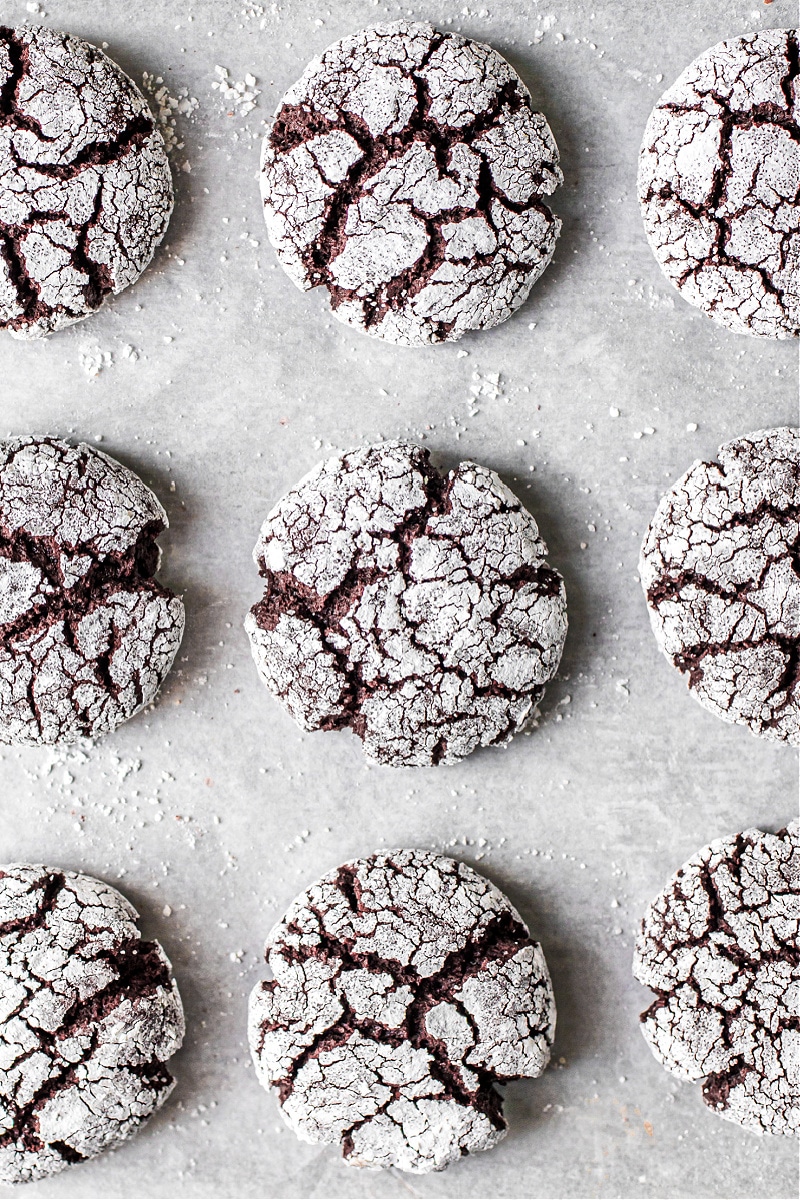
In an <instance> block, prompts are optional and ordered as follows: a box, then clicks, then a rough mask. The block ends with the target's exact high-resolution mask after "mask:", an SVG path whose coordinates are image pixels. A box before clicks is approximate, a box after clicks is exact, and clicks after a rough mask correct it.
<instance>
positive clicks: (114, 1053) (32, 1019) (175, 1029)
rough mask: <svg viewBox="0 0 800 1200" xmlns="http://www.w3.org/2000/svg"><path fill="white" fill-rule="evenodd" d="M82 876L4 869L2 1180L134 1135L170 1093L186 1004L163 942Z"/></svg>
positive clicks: (120, 901)
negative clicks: (146, 936)
mask: <svg viewBox="0 0 800 1200" xmlns="http://www.w3.org/2000/svg"><path fill="white" fill-rule="evenodd" d="M137 920H138V914H137V913H136V910H135V909H134V908H133V907H132V906H131V905H130V904H129V903H128V901H127V900H125V899H124V898H123V897H122V896H121V895H120V894H119V892H117V891H115V890H114V888H112V887H109V886H108V885H107V884H105V883H100V882H99V881H98V880H96V879H92V878H91V877H90V876H88V875H76V874H74V873H73V872H71V871H58V870H52V869H50V868H48V867H42V866H32V865H28V864H18V863H17V864H14V865H12V866H8V867H3V868H2V869H0V1182H2V1183H3V1184H12V1183H23V1182H27V1181H29V1180H32V1179H39V1178H41V1177H42V1176H45V1175H53V1174H55V1173H56V1172H57V1171H61V1170H63V1169H64V1167H66V1166H68V1165H69V1164H70V1163H76V1162H80V1161H82V1160H83V1159H86V1158H92V1157H94V1155H96V1154H99V1153H100V1152H101V1151H102V1150H105V1149H107V1148H108V1147H109V1146H112V1145H114V1144H115V1143H117V1142H120V1141H122V1140H123V1139H124V1138H126V1137H128V1136H130V1134H132V1133H133V1132H135V1130H136V1129H137V1128H138V1127H139V1126H140V1125H141V1124H142V1122H143V1121H145V1120H147V1118H148V1117H149V1116H150V1115H151V1113H153V1112H154V1111H155V1109H157V1108H159V1107H160V1105H161V1104H163V1102H164V1100H165V1099H166V1098H167V1096H168V1095H169V1093H170V1092H171V1090H172V1088H173V1086H174V1080H173V1078H172V1076H171V1075H170V1073H169V1071H168V1070H167V1069H166V1067H165V1066H164V1063H165V1062H166V1061H167V1059H169V1058H170V1057H171V1056H172V1055H173V1054H174V1053H175V1051H176V1050H177V1049H178V1048H179V1047H180V1045H181V1042H182V1041H183V1034H184V1021H183V1009H182V1006H181V1001H180V996H179V995H178V989H177V987H176V985H175V981H174V979H173V977H172V968H171V967H170V964H169V961H168V959H167V958H166V956H165V954H164V952H163V950H162V949H161V947H160V946H159V944H158V942H144V941H142V939H141V936H140V934H139V930H138V928H137Z"/></svg>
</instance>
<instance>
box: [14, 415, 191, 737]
mask: <svg viewBox="0 0 800 1200" xmlns="http://www.w3.org/2000/svg"><path fill="white" fill-rule="evenodd" d="M167 525H168V521H167V515H166V513H165V512H164V510H163V508H162V507H161V505H160V504H159V502H158V500H157V499H156V497H155V496H154V495H153V493H152V492H151V491H150V489H149V488H147V487H145V485H144V484H143V483H142V481H141V479H139V477H138V476H137V475H134V474H133V472H132V471H129V470H128V469H127V468H126V467H123V466H121V465H120V463H118V462H114V460H113V459H111V458H109V457H108V456H107V455H105V454H102V453H101V452H100V451H99V450H95V449H93V447H91V446H86V445H79V446H76V447H73V446H69V445H67V444H66V443H65V442H61V441H57V440H56V439H55V438H32V437H26V438H15V439H12V440H10V441H5V442H0V742H7V743H8V742H23V743H29V744H34V743H53V742H70V741H74V740H75V739H76V738H79V737H82V736H85V737H93V736H94V735H95V734H100V733H107V732H108V731H109V730H111V729H114V728H115V727H116V726H117V725H119V724H121V722H123V721H126V720H127V719H128V718H129V717H132V716H133V715H134V713H136V712H138V711H139V709H141V708H143V707H144V706H145V705H147V704H150V703H151V702H152V701H153V700H154V699H155V696H156V693H157V692H158V689H159V687H160V686H161V684H162V682H163V680H164V678H165V676H166V674H167V672H168V671H169V668H170V666H171V665H172V660H173V658H174V657H175V653H176V651H177V649H178V646H179V645H180V641H181V636H182V634H183V620H184V614H183V603H182V602H181V600H180V599H178V597H177V596H175V595H173V593H172V592H169V591H167V590H166V588H163V587H161V586H160V585H159V584H158V583H157V582H156V581H155V580H154V579H153V575H154V573H155V571H156V570H157V568H158V562H159V550H158V546H157V545H156V538H157V537H158V535H159V534H160V533H161V532H162V531H163V530H165V529H166V528H167Z"/></svg>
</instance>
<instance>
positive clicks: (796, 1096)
mask: <svg viewBox="0 0 800 1200" xmlns="http://www.w3.org/2000/svg"><path fill="white" fill-rule="evenodd" d="M634 974H635V975H636V978H637V979H638V980H639V981H640V983H643V984H645V986H647V987H649V988H652V990H653V991H654V992H656V993H657V996H658V999H657V1000H656V1001H655V1002H654V1003H653V1004H652V1005H651V1006H650V1008H648V1009H647V1011H646V1012H644V1013H642V1018H641V1020H642V1032H643V1033H644V1036H645V1038H646V1039H647V1041H648V1042H649V1044H650V1047H651V1049H652V1051H653V1053H654V1054H655V1056H656V1058H657V1059H658V1060H659V1061H660V1062H661V1063H663V1065H664V1066H665V1067H666V1068H667V1070H669V1071H671V1072H672V1074H673V1075H677V1076H678V1078H679V1079H685V1080H692V1081H702V1085H703V1099H704V1100H705V1102H706V1104H707V1105H708V1106H709V1108H712V1109H713V1110H714V1111H715V1112H718V1113H720V1114H721V1115H722V1116H723V1117H725V1118H727V1119H728V1120H729V1121H735V1122H736V1123H737V1124H739V1125H742V1126H744V1127H745V1128H746V1129H752V1130H754V1131H755V1132H756V1133H774V1134H794V1135H798V1134H800V1023H799V1022H798V1011H800V822H797V821H795V822H793V823H792V824H791V825H790V826H789V827H788V829H783V830H781V831H780V832H779V833H776V834H770V833H761V832H760V831H759V830H758V829H748V830H747V831H746V832H745V833H742V834H739V835H738V836H736V837H731V838H723V839H721V840H720V841H717V842H712V843H711V845H710V846H706V848H705V849H704V850H701V851H700V853H699V854H696V855H695V856H694V858H691V859H690V860H689V862H687V863H686V865H685V866H683V867H682V868H681V869H680V871H678V873H677V875H675V877H674V879H672V880H671V881H670V883H669V884H668V885H667V887H666V888H665V889H664V891H663V892H662V893H661V895H660V896H658V898H657V899H656V900H654V901H653V903H652V904H651V905H650V908H649V909H648V911H647V914H646V915H645V918H644V922H643V924H642V932H641V934H640V936H639V939H638V941H637V944H636V957H635V960H634Z"/></svg>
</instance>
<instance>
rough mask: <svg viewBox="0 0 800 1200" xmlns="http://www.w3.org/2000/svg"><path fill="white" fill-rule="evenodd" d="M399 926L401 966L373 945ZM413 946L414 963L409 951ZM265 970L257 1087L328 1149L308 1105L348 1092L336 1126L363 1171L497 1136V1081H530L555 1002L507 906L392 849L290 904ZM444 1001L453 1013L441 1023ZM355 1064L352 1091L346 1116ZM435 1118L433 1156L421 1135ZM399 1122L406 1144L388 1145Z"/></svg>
mask: <svg viewBox="0 0 800 1200" xmlns="http://www.w3.org/2000/svg"><path fill="white" fill-rule="evenodd" d="M434 877H438V879H439V880H440V881H441V883H440V885H436V884H433V883H432V879H433V878H434ZM384 925H385V926H386V932H385V933H383V932H381V931H382V928H383V926H384ZM392 928H395V929H396V930H397V931H398V935H400V934H401V935H402V939H403V941H402V947H401V943H400V942H398V953H399V954H400V957H397V958H395V957H392V956H391V954H388V953H387V952H386V951H385V950H380V949H378V946H379V945H382V944H388V942H387V941H386V939H387V937H388V936H389V930H391V929H392ZM417 939H418V952H419V955H420V957H419V958H415V957H414V956H411V957H410V951H409V944H408V943H409V941H410V942H411V944H412V945H413V943H414V942H415V941H416V940H417ZM370 946H373V947H374V948H370ZM426 947H435V949H431V950H427V951H426ZM415 953H416V952H415ZM431 954H432V955H433V956H434V957H433V959H430V958H429V957H428V955H431ZM529 956H530V960H529ZM267 961H268V963H269V964H270V966H271V967H272V970H273V973H274V978H273V980H272V981H271V982H269V983H263V984H261V985H259V986H257V987H256V989H255V990H254V992H253V994H252V997H251V1020H250V1041H251V1048H252V1051H253V1056H254V1059H255V1062H256V1066H257V1068H258V1070H259V1074H260V1077H261V1079H262V1081H263V1082H264V1084H265V1085H267V1086H270V1087H272V1088H274V1089H275V1091H276V1093H277V1096H278V1099H279V1103H280V1105H281V1109H282V1112H283V1115H284V1117H285V1118H286V1119H287V1121H288V1122H289V1124H290V1125H291V1126H292V1127H293V1128H295V1129H296V1130H297V1131H298V1132H300V1133H301V1134H302V1136H303V1137H304V1139H306V1140H317V1138H318V1137H320V1136H322V1131H323V1128H324V1129H325V1130H326V1131H327V1132H326V1134H325V1136H324V1139H323V1140H326V1141H327V1140H330V1132H331V1130H330V1129H329V1127H328V1125H327V1123H326V1119H325V1117H324V1116H323V1115H322V1114H318V1112H317V1106H318V1105H319V1106H322V1107H324V1106H325V1105H326V1104H327V1103H328V1101H327V1100H326V1099H325V1097H327V1096H330V1095H331V1094H332V1093H333V1092H334V1091H337V1090H339V1089H341V1100H340V1102H337V1103H339V1104H340V1107H341V1109H342V1114H341V1116H340V1117H339V1118H337V1121H336V1125H335V1126H334V1128H333V1130H332V1131H333V1132H335V1134H336V1136H337V1137H338V1140H339V1141H340V1143H341V1146H342V1153H343V1155H344V1157H345V1158H346V1159H348V1160H351V1161H354V1162H357V1163H358V1164H359V1165H363V1164H366V1165H373V1166H377V1165H381V1166H390V1165H395V1166H400V1167H401V1168H402V1169H406V1170H412V1171H428V1170H432V1169H441V1168H442V1167H443V1166H444V1165H446V1163H447V1162H449V1161H451V1160H452V1159H453V1158H457V1157H459V1156H460V1155H461V1154H464V1153H469V1152H471V1151H474V1150H478V1149H486V1148H488V1147H489V1146H491V1145H493V1144H494V1143H495V1142H496V1141H497V1140H498V1138H499V1137H500V1136H502V1135H503V1134H504V1132H505V1130H506V1122H505V1119H504V1117H503V1108H502V1097H501V1095H500V1093H499V1092H498V1091H497V1090H496V1086H495V1085H496V1084H497V1083H498V1082H505V1081H507V1080H509V1079H517V1078H523V1077H530V1076H535V1075H538V1074H539V1073H540V1072H541V1071H542V1070H543V1069H544V1067H545V1065H546V1063H547V1059H548V1056H549V1046H550V1043H551V1041H552V1036H553V1027H554V1019H555V1008H554V1002H553V998H552V991H551V988H550V983H549V978H548V976H547V971H546V967H545V966H544V960H543V959H542V958H541V955H540V952H539V950H538V947H537V946H536V943H534V942H533V941H532V940H531V938H530V935H529V933H528V930H527V929H526V928H525V926H524V925H523V924H522V922H521V921H520V919H519V917H518V915H517V914H516V913H515V912H514V910H513V909H512V908H511V906H510V904H509V903H508V901H507V900H506V899H505V897H504V896H503V895H502V894H501V893H500V892H498V891H497V889H496V888H494V887H493V886H492V885H491V884H489V883H488V881H487V880H484V879H482V878H481V877H480V876H478V875H476V874H475V872H473V871H471V870H470V869H469V868H467V867H465V866H464V865H463V864H458V863H455V862H453V861H452V860H450V859H446V858H442V857H440V856H437V855H434V854H430V853H426V852H423V851H396V852H394V853H392V854H387V855H376V856H374V857H373V858H371V859H366V860H361V861H359V862H355V863H349V864H346V865H345V866H344V867H340V868H339V869H338V871H335V872H332V873H331V874H330V875H328V876H326V877H325V878H324V879H322V880H320V881H319V883H318V884H316V885H315V886H314V887H313V888H311V889H310V890H309V891H308V892H307V893H305V894H304V895H303V896H301V897H299V898H298V900H296V901H295V903H294V904H293V905H292V907H291V909H290V911H289V913H288V914H287V916H286V918H285V919H284V921H283V922H282V923H281V924H280V925H278V926H277V927H276V929H275V930H274V931H273V933H272V935H271V937H270V942H269V945H268V948H267ZM426 964H427V965H426ZM434 964H435V965H434ZM526 964H527V965H526ZM371 977H372V978H374V979H375V984H374V985H373V986H374V988H375V989H376V992H375V993H372V992H371V990H370V987H369V986H368V985H367V984H366V982H365V981H366V980H368V979H370V978H371ZM354 987H355V991H353V990H352V989H353V988H354ZM298 988H299V989H300V991H299V993H298V990H297V989H298ZM496 988H499V989H500V990H501V992H502V999H501V1000H500V999H498V1001H497V1002H495V999H494V990H495V989H496ZM476 989H477V990H476ZM482 989H483V991H482ZM486 989H488V991H486ZM377 995H380V996H382V999H379V1000H376V999H375V996H377ZM481 996H483V999H482V1000H481V999H480V997H481ZM334 997H335V1003H334V1004H333V1006H331V1005H332V998H334ZM476 997H477V999H476ZM398 1003H399V1004H400V1007H401V1009H402V1013H399V1012H398V1011H397V1008H396V1006H397V1004H398ZM439 1006H444V1008H445V1010H446V1011H447V1012H448V1013H449V1014H450V1017H449V1018H448V1019H447V1020H445V1021H444V1024H441V1023H440V1024H438V1025H437V1023H436V1017H437V1014H438V1013H439V1012H441V1009H440V1008H439ZM498 1008H499V1009H502V1010H506V1009H508V1010H509V1011H510V1013H511V1016H509V1017H506V1016H504V1015H501V1013H500V1012H499V1011H498ZM325 1013H329V1014H330V1015H329V1017H328V1018H327V1019H323V1014H325ZM392 1013H393V1014H394V1015H393V1017H392V1015H391V1014H392ZM448 1020H449V1021H450V1022H452V1021H455V1022H456V1025H455V1026H454V1027H451V1026H449V1025H448ZM523 1025H524V1026H525V1027H526V1032H525V1033H523V1032H522V1028H523ZM384 1058H386V1060H387V1062H388V1068H387V1074H386V1076H384V1074H383V1073H382V1065H381V1064H382V1063H383V1061H384ZM412 1063H413V1064H414V1065H412ZM358 1064H360V1067H359V1065H358ZM352 1070H356V1071H357V1072H358V1078H359V1081H360V1082H359V1087H358V1089H357V1091H356V1092H355V1093H353V1095H352V1097H351V1098H350V1100H351V1103H352V1106H353V1112H354V1118H353V1120H352V1121H349V1122H348V1120H347V1115H346V1111H347V1104H348V1093H349V1084H348V1082H347V1080H348V1079H350V1077H351V1074H350V1073H351V1071H352ZM315 1081H319V1084H318V1083H317V1082H315ZM317 1086H321V1091H320V1092H319V1098H317V1091H316V1088H317ZM370 1089H374V1091H373V1090H370ZM373 1096H374V1101H373V1100H368V1099H365V1098H366V1097H373ZM430 1103H433V1104H434V1110H432V1111H430V1112H429V1109H428V1108H427V1107H426V1106H427V1105H428V1104H430ZM364 1105H366V1108H368V1109H369V1110H370V1111H369V1113H368V1115H366V1116H365V1115H363V1113H362V1111H361V1109H362V1108H363V1107H364ZM409 1105H410V1106H412V1108H414V1109H416V1113H415V1115H414V1117H413V1118H411V1116H410V1113H409V1119H410V1120H412V1124H413V1126H414V1128H415V1134H414V1135H413V1137H412V1138H411V1140H410V1141H407V1140H406V1138H407V1135H406V1134H405V1133H404V1132H403V1119H402V1117H401V1115H400V1114H401V1113H402V1112H403V1111H406V1109H407V1107H408V1106H409ZM442 1106H445V1107H444V1108H443V1107H442ZM319 1120H321V1122H322V1123H321V1124H319V1123H318V1122H319ZM429 1120H430V1121H431V1122H432V1124H433V1127H435V1128H436V1129H437V1131H438V1133H437V1138H436V1139H435V1140H436V1143H437V1144H436V1145H435V1146H431V1145H429V1144H428V1138H427V1136H426V1135H424V1134H420V1123H421V1124H422V1126H423V1127H424V1126H425V1125H426V1124H427V1122H428V1121H429ZM387 1123H388V1124H387ZM393 1124H394V1125H397V1128H398V1130H399V1131H400V1132H399V1134H398V1135H397V1136H398V1137H399V1139H400V1142H396V1141H395V1139H394V1137H389V1138H388V1140H387V1137H386V1133H385V1131H386V1129H387V1128H389V1127H390V1126H391V1125H393ZM401 1143H402V1144H401Z"/></svg>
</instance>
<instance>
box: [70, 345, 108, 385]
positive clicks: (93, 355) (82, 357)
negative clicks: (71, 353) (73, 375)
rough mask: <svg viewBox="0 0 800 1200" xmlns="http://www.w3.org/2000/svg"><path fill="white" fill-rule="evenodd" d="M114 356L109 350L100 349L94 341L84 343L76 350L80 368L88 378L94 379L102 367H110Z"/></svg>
mask: <svg viewBox="0 0 800 1200" xmlns="http://www.w3.org/2000/svg"><path fill="white" fill-rule="evenodd" d="M113 361H114V356H113V354H112V353H111V351H110V350H101V349H100V347H99V346H98V345H97V343H96V342H91V343H85V344H84V345H83V346H81V348H80V350H79V351H78V362H79V363H80V366H81V370H82V371H83V372H84V374H85V375H86V376H87V377H88V378H89V379H96V378H97V376H98V375H99V374H100V372H101V371H102V370H103V368H104V367H110V366H111V364H112V363H113Z"/></svg>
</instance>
